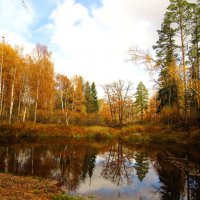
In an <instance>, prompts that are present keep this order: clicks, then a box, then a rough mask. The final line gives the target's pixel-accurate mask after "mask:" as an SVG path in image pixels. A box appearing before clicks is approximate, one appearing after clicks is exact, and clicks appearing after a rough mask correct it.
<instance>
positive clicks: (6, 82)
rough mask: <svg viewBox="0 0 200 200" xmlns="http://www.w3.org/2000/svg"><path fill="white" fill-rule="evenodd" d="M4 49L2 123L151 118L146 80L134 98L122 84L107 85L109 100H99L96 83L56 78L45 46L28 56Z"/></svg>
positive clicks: (0, 100)
mask: <svg viewBox="0 0 200 200" xmlns="http://www.w3.org/2000/svg"><path fill="white" fill-rule="evenodd" d="M0 49H1V51H0V57H1V66H0V67H1V68H0V120H1V121H6V122H9V124H10V123H13V122H34V123H37V122H39V123H56V124H67V125H68V124H77V125H112V126H113V125H114V126H122V125H124V124H130V123H133V122H134V121H135V120H136V119H141V120H143V119H144V118H145V116H146V113H147V108H148V91H147V89H146V87H145V86H144V85H143V83H142V82H140V83H139V85H138V88H137V92H136V93H135V94H133V93H132V89H131V84H130V83H125V82H124V81H122V80H119V81H116V82H113V83H110V84H107V85H104V86H103V89H104V92H105V98H104V99H98V97H97V90H96V85H95V83H94V82H93V83H89V82H88V81H86V82H85V81H84V79H83V77H81V76H74V77H72V78H68V77H67V76H66V75H62V74H55V72H54V64H53V62H52V59H51V52H49V50H48V48H47V47H46V46H44V45H41V44H37V45H36V47H35V49H34V50H33V52H32V53H30V54H27V55H24V51H23V49H22V48H19V47H15V48H13V47H12V46H11V45H9V44H7V43H5V42H2V43H0Z"/></svg>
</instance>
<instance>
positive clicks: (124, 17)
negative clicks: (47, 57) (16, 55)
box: [0, 0, 169, 89]
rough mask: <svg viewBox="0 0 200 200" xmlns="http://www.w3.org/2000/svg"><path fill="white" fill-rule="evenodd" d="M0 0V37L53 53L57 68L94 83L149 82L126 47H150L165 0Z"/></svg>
mask: <svg viewBox="0 0 200 200" xmlns="http://www.w3.org/2000/svg"><path fill="white" fill-rule="evenodd" d="M24 1H25V3H26V5H27V7H28V8H27V9H26V8H24V6H23V4H22V0H0V13H1V17H0V37H1V36H4V37H5V40H6V42H8V43H10V44H12V45H15V44H17V45H20V46H21V45H23V46H24V48H25V49H26V51H31V49H33V48H34V46H35V44H36V43H41V44H45V45H47V46H48V48H49V50H50V51H51V52H52V59H53V61H54V65H55V72H56V73H62V74H64V75H67V76H68V77H69V78H70V77H72V76H73V75H81V76H83V78H84V80H85V81H90V82H93V81H94V82H95V83H96V85H97V87H99V88H100V86H101V85H103V84H107V83H111V82H113V81H117V80H119V79H121V80H124V81H131V82H132V83H133V86H134V88H136V87H137V84H138V83H139V82H140V81H142V82H143V83H144V84H145V85H146V86H147V88H148V89H150V88H151V87H152V86H153V82H152V79H151V77H149V75H148V72H146V71H145V70H144V68H142V67H141V66H140V67H139V66H137V65H136V64H133V63H132V62H130V61H128V60H129V59H130V55H129V52H128V50H129V48H131V47H139V48H143V49H150V48H151V47H152V45H154V44H155V43H156V41H157V39H158V36H157V30H158V29H160V26H161V22H162V19H163V16H164V13H165V11H166V7H167V6H168V4H169V2H168V0H24Z"/></svg>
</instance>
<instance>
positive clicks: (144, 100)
mask: <svg viewBox="0 0 200 200" xmlns="http://www.w3.org/2000/svg"><path fill="white" fill-rule="evenodd" d="M135 98H136V100H135V106H136V108H137V112H139V113H140V116H141V120H143V118H144V111H145V110H147V108H148V90H147V89H146V87H145V86H144V84H143V83H142V82H140V83H139V84H138V87H137V91H136V93H135Z"/></svg>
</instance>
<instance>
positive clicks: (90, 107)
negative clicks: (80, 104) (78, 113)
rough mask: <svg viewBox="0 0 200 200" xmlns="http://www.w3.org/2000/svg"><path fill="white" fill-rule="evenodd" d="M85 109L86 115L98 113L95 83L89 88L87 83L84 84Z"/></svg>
mask: <svg viewBox="0 0 200 200" xmlns="http://www.w3.org/2000/svg"><path fill="white" fill-rule="evenodd" d="M84 93H85V94H84V95H85V107H86V112H87V113H97V112H98V111H99V104H98V99H97V91H96V86H95V83H94V82H93V83H92V85H91V86H90V84H89V82H88V81H87V82H86V83H85V92H84Z"/></svg>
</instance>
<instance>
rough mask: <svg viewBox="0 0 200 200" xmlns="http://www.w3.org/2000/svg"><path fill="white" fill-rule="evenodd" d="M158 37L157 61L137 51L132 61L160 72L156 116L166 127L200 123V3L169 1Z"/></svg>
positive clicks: (145, 52)
mask: <svg viewBox="0 0 200 200" xmlns="http://www.w3.org/2000/svg"><path fill="white" fill-rule="evenodd" d="M158 37H159V39H158V41H157V43H156V44H155V45H154V46H153V49H154V50H155V54H156V57H155V58H154V57H153V56H151V55H150V54H149V53H148V52H147V51H143V50H139V49H137V48H133V49H131V51H130V52H131V54H132V58H133V61H141V62H143V63H145V64H146V66H148V69H149V70H151V71H152V70H153V71H154V70H155V71H156V72H157V73H158V79H157V81H156V84H157V88H158V89H157V93H156V94H155V95H154V97H153V98H152V100H151V102H152V103H153V102H154V105H155V106H156V112H155V114H156V115H157V117H158V118H159V119H160V120H161V121H162V122H164V123H167V124H177V123H183V122H184V124H186V125H187V124H188V125H189V124H199V119H200V65H199V63H200V1H199V0H198V1H197V3H189V2H188V1H186V0H170V5H169V6H168V7H167V10H166V13H165V16H164V19H163V22H162V24H161V29H160V30H158ZM152 113H153V112H152Z"/></svg>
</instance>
